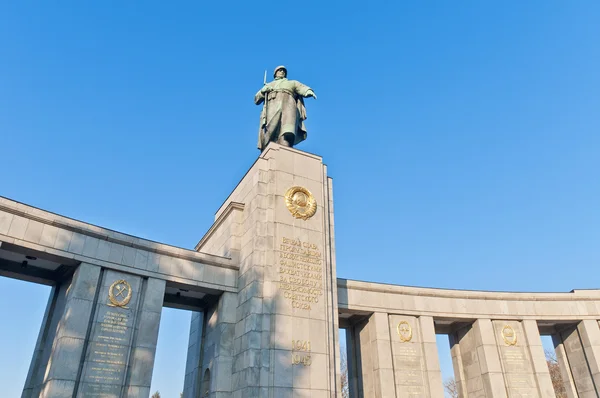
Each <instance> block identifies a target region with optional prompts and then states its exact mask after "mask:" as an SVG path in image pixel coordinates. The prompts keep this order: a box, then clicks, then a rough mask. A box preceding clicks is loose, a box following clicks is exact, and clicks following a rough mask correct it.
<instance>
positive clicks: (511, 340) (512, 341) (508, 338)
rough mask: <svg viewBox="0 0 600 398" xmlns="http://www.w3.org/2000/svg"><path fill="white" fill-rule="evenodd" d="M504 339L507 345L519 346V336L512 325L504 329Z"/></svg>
mask: <svg viewBox="0 0 600 398" xmlns="http://www.w3.org/2000/svg"><path fill="white" fill-rule="evenodd" d="M502 338H503V339H504V343H505V344H506V345H517V334H516V333H515V330H514V329H513V328H512V327H511V326H510V325H505V326H504V327H503V328H502Z"/></svg>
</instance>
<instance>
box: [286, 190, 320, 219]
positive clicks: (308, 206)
mask: <svg viewBox="0 0 600 398" xmlns="http://www.w3.org/2000/svg"><path fill="white" fill-rule="evenodd" d="M285 205H286V206H287V208H288V210H289V211H290V213H292V216H294V217H296V218H300V219H302V220H308V219H309V218H311V217H312V216H314V215H315V212H316V211H317V201H316V200H315V197H314V196H313V195H312V193H310V191H309V190H308V189H306V188H304V187H291V188H290V189H288V190H287V192H286V193H285Z"/></svg>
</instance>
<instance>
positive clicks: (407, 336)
mask: <svg viewBox="0 0 600 398" xmlns="http://www.w3.org/2000/svg"><path fill="white" fill-rule="evenodd" d="M396 330H397V331H398V336H400V341H401V342H403V343H407V342H409V341H411V340H412V328H411V327H410V325H409V323H408V322H406V321H400V322H399V323H398V326H396Z"/></svg>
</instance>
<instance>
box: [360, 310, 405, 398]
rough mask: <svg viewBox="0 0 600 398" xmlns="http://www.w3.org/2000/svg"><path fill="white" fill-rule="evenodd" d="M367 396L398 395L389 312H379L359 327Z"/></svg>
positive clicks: (363, 383) (364, 394) (363, 378)
mask: <svg viewBox="0 0 600 398" xmlns="http://www.w3.org/2000/svg"><path fill="white" fill-rule="evenodd" d="M357 331H358V337H359V342H358V343H359V347H360V366H361V368H362V369H361V373H362V386H363V391H362V393H363V395H362V396H364V397H374V398H388V397H396V383H395V377H394V376H395V375H394V366H393V364H392V343H391V341H390V323H389V322H388V315H387V314H386V313H383V312H376V313H374V314H372V315H371V316H370V317H369V320H368V322H367V323H366V324H364V326H362V327H360V328H357Z"/></svg>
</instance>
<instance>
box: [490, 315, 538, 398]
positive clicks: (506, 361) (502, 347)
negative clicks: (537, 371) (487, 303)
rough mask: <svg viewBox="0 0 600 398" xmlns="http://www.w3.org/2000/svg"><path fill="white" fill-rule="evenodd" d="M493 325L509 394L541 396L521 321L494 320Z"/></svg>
mask: <svg viewBox="0 0 600 398" xmlns="http://www.w3.org/2000/svg"><path fill="white" fill-rule="evenodd" d="M493 325H494V333H495V335H496V342H497V344H498V348H499V351H500V361H501V362H502V368H503V369H504V382H505V385H506V388H507V390H508V393H509V396H518V397H539V396H540V395H539V393H538V389H537V384H536V382H535V375H534V373H533V366H532V364H531V358H530V355H529V351H528V347H527V345H526V344H525V343H524V342H525V341H527V340H526V339H525V336H524V335H523V328H522V327H521V323H520V322H516V321H493Z"/></svg>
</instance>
